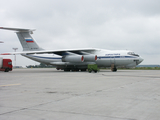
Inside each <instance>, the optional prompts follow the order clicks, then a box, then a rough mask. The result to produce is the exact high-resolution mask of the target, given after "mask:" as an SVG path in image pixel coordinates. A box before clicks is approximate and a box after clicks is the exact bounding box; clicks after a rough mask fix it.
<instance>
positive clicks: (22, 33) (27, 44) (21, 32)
mask: <svg viewBox="0 0 160 120" xmlns="http://www.w3.org/2000/svg"><path fill="white" fill-rule="evenodd" d="M0 29H5V30H12V31H16V34H17V36H18V38H19V41H20V43H21V45H22V47H23V51H39V50H44V49H42V48H40V47H39V46H38V44H37V43H36V41H35V40H34V39H33V38H32V36H31V34H33V31H35V29H21V28H7V27H0Z"/></svg>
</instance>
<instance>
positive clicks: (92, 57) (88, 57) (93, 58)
mask: <svg viewBox="0 0 160 120" xmlns="http://www.w3.org/2000/svg"><path fill="white" fill-rule="evenodd" d="M96 60H97V55H84V61H85V62H95V61H96Z"/></svg>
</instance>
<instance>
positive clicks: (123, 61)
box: [0, 27, 143, 71]
mask: <svg viewBox="0 0 160 120" xmlns="http://www.w3.org/2000/svg"><path fill="white" fill-rule="evenodd" d="M0 29H4V30H12V31H15V32H16V34H17V36H18V38H19V41H20V43H21V45H22V47H23V51H22V52H11V53H3V54H1V55H14V54H21V55H22V56H25V57H27V58H29V59H32V60H34V61H37V62H41V63H45V64H48V65H53V66H56V68H57V70H59V69H61V70H64V71H79V70H81V71H86V70H87V66H88V65H89V64H97V66H98V67H111V70H112V71H117V67H126V68H130V67H135V66H137V65H138V64H140V63H141V62H142V61H143V59H142V57H140V56H139V55H138V54H135V53H134V52H133V51H129V50H105V49H97V48H81V49H62V50H44V49H42V48H41V47H39V46H38V44H37V43H36V41H35V40H34V39H33V38H32V36H31V34H33V31H35V29H21V28H7V27H0Z"/></svg>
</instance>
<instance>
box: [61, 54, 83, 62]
mask: <svg viewBox="0 0 160 120" xmlns="http://www.w3.org/2000/svg"><path fill="white" fill-rule="evenodd" d="M83 61H84V57H83V55H77V56H76V55H68V56H64V57H62V62H83Z"/></svg>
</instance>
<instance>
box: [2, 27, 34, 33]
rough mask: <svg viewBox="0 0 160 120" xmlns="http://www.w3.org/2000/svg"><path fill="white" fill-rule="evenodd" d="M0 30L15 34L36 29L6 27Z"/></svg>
mask: <svg viewBox="0 0 160 120" xmlns="http://www.w3.org/2000/svg"><path fill="white" fill-rule="evenodd" d="M0 29H4V30H13V31H17V32H32V31H35V30H36V29H22V28H8V27H0Z"/></svg>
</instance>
